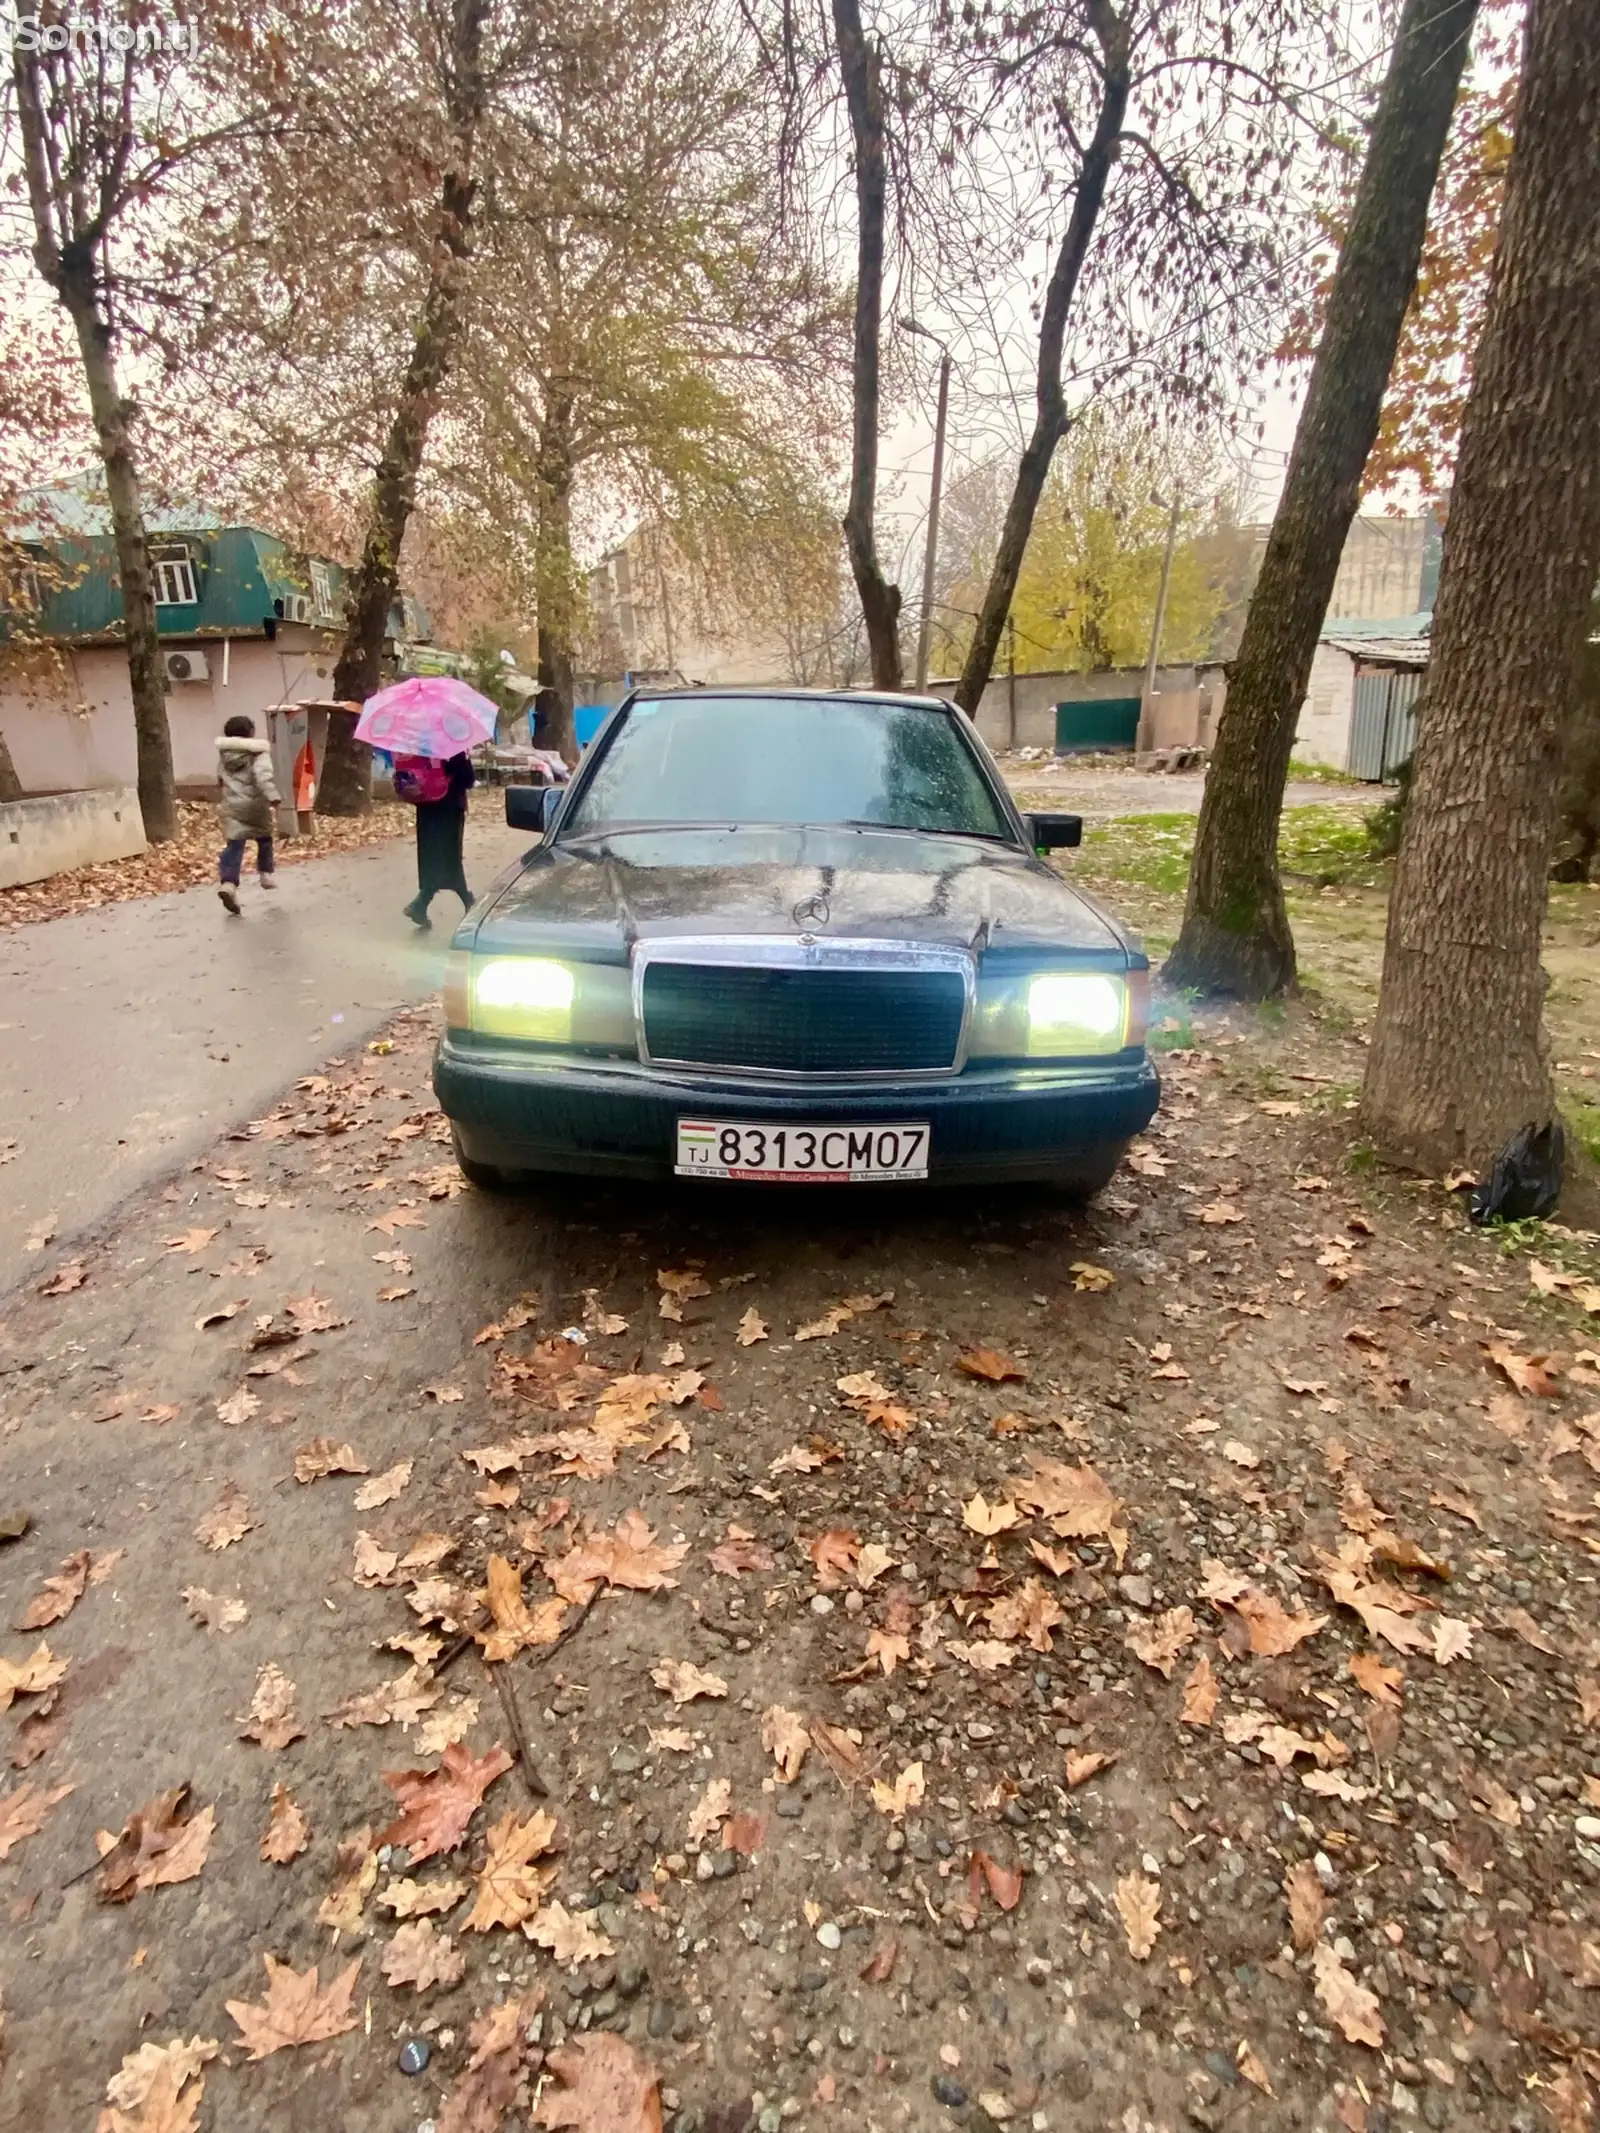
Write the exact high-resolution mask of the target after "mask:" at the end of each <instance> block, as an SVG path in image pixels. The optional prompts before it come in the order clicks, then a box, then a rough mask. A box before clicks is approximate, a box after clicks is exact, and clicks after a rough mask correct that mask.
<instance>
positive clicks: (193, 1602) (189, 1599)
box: [181, 1585, 250, 1636]
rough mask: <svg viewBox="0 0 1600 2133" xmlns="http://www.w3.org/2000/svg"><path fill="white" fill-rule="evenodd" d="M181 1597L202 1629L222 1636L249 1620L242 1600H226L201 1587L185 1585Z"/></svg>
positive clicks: (246, 1608) (248, 1611)
mask: <svg viewBox="0 0 1600 2133" xmlns="http://www.w3.org/2000/svg"><path fill="white" fill-rule="evenodd" d="M181 1597H182V1600H183V1604H184V1606H185V1607H187V1608H188V1610H189V1612H190V1614H191V1615H192V1616H193V1617H194V1619H195V1621H196V1622H198V1623H199V1624H200V1626H201V1628H202V1629H215V1630H219V1631H220V1632H221V1633H222V1635H223V1636H226V1635H227V1634H228V1632H229V1630H232V1629H237V1628H238V1627H239V1625H240V1624H241V1623H242V1622H248V1621H249V1619H250V1610H249V1608H248V1607H246V1605H245V1604H244V1602H243V1600H239V1599H226V1598H224V1597H223V1596H222V1595H221V1594H220V1593H215V1592H207V1591H206V1589H205V1587H204V1586H203V1585H185V1586H184V1588H183V1592H182V1595H181Z"/></svg>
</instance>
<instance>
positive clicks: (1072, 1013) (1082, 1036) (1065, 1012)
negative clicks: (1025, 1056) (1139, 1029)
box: [1028, 970, 1128, 1058]
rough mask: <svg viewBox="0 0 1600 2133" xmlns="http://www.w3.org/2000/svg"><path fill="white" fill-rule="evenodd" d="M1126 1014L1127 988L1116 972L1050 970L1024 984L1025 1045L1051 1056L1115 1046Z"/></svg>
mask: <svg viewBox="0 0 1600 2133" xmlns="http://www.w3.org/2000/svg"><path fill="white" fill-rule="evenodd" d="M1127 1018H1128V993H1127V987H1126V986H1125V984H1124V983H1123V981H1122V979H1121V978H1120V977H1112V976H1111V975H1109V974H1108V973H1107V972H1105V971H1100V970H1053V971H1050V972H1048V973H1046V975H1044V976H1043V977H1037V978H1035V979H1033V981H1032V982H1031V984H1030V985H1029V987H1028V1050H1029V1051H1030V1052H1031V1053H1034V1054H1035V1055H1043V1056H1045V1057H1055V1058H1060V1057H1063V1056H1067V1055H1070V1054H1072V1053H1076V1052H1115V1051H1120V1050H1121V1049H1122V1046H1123V1044H1124V1042H1125V1041H1126V1039H1125V1036H1124V1032H1125V1029H1126V1025H1127Z"/></svg>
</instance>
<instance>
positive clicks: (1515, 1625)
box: [29, 1607, 1560, 1659]
mask: <svg viewBox="0 0 1600 2133" xmlns="http://www.w3.org/2000/svg"><path fill="white" fill-rule="evenodd" d="M1500 1626H1501V1627H1502V1628H1503V1629H1509V1630H1510V1631H1511V1633H1512V1635H1513V1636H1514V1637H1520V1638H1521V1639H1522V1641H1523V1643H1524V1644H1526V1645H1529V1646H1530V1647H1531V1648H1532V1649H1533V1650H1534V1651H1536V1652H1544V1653H1545V1654H1546V1655H1547V1656H1548V1657H1550V1658H1552V1659H1556V1658H1559V1657H1560V1653H1559V1651H1558V1650H1557V1648H1556V1646H1555V1645H1554V1644H1552V1643H1551V1641H1550V1639H1549V1638H1548V1637H1547V1636H1546V1635H1545V1633H1544V1631H1543V1630H1542V1629H1541V1628H1540V1627H1539V1625H1538V1623H1537V1622H1536V1621H1535V1620H1534V1619H1533V1617H1532V1615H1530V1614H1529V1612H1528V1610H1527V1609H1526V1608H1525V1607H1507V1608H1503V1609H1502V1610H1501V1614H1500ZM29 1627H32V1625H31V1624H30V1625H29Z"/></svg>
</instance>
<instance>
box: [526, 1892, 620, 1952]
mask: <svg viewBox="0 0 1600 2133" xmlns="http://www.w3.org/2000/svg"><path fill="white" fill-rule="evenodd" d="M522 1930H523V1932H524V1933H525V1934H526V1935H527V1937H528V1939H529V1940H531V1941H534V1942H536V1943H537V1944H538V1946H539V1947H541V1948H548V1949H549V1951H550V1953H551V1954H552V1956H554V1958H555V1960H556V1961H557V1962H558V1963H598V1962H600V1961H602V1960H603V1959H604V1958H605V1957H606V1956H608V1955H615V1954H616V1952H617V1951H616V1948H615V1947H614V1946H613V1944H612V1943H611V1942H610V1941H609V1940H607V1939H606V1936H605V1935H604V1934H603V1933H602V1932H601V1931H600V1929H599V1927H598V1926H597V1925H596V1924H595V1922H594V1919H593V1916H592V1915H591V1913H589V1912H588V1911H576V1912H574V1911H569V1910H568V1909H567V1907H566V1905H565V1904H563V1903H550V1904H546V1905H545V1907H544V1909H543V1910H542V1911H539V1912H537V1913H536V1914H535V1915H534V1916H533V1917H532V1918H529V1919H525V1920H524V1921H523V1927H522Z"/></svg>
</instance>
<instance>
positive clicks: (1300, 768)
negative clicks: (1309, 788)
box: [1289, 755, 1356, 792]
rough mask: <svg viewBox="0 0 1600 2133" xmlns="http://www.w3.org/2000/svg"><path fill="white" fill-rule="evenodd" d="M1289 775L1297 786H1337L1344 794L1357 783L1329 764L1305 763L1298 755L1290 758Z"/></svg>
mask: <svg viewBox="0 0 1600 2133" xmlns="http://www.w3.org/2000/svg"><path fill="white" fill-rule="evenodd" d="M1289 775H1290V777H1291V778H1292V779H1293V780H1294V781H1295V783H1296V784H1297V785H1337V786H1338V787H1339V788H1340V790H1341V791H1343V792H1348V791H1349V790H1350V788H1351V786H1352V785H1353V784H1355V782H1356V780H1355V779H1354V778H1352V777H1349V776H1348V775H1347V774H1346V773H1345V772H1344V771H1342V770H1335V769H1334V768H1333V767H1332V765H1331V764H1329V763H1303V762H1302V761H1301V760H1300V758H1299V756H1297V755H1292V756H1290V758H1289Z"/></svg>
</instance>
